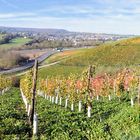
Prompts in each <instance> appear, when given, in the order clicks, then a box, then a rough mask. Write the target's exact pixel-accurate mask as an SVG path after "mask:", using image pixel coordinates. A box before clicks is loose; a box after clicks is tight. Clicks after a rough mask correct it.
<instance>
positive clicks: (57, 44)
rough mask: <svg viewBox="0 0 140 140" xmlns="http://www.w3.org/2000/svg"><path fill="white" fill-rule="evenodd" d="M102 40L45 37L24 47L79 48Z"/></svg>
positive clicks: (93, 44) (95, 44) (36, 39)
mask: <svg viewBox="0 0 140 140" xmlns="http://www.w3.org/2000/svg"><path fill="white" fill-rule="evenodd" d="M101 43H102V42H100V41H94V40H79V41H77V42H76V43H75V42H74V41H72V40H69V39H63V40H48V39H44V38H35V39H33V40H32V41H30V42H28V43H26V44H25V45H24V47H23V48H24V49H26V48H28V49H43V48H71V47H72V48H74V47H75V48H78V47H83V46H97V45H100V44H101Z"/></svg>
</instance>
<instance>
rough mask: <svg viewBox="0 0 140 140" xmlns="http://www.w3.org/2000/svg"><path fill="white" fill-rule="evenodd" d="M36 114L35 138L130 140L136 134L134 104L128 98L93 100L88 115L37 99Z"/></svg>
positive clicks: (139, 135)
mask: <svg viewBox="0 0 140 140" xmlns="http://www.w3.org/2000/svg"><path fill="white" fill-rule="evenodd" d="M37 112H38V117H39V129H38V130H39V135H38V139H42V140H45V138H48V139H51V140H59V139H62V140H63V139H65V140H94V139H97V140H98V139H99V140H109V139H110V140H111V139H112V140H133V139H136V138H139V137H140V131H139V114H138V106H134V107H133V108H132V107H131V106H130V101H121V102H119V101H118V100H117V99H115V100H112V101H110V102H109V101H106V99H105V100H101V101H98V102H97V101H93V104H92V117H91V118H87V116H86V114H84V112H83V110H82V112H80V113H79V112H78V106H77V104H75V110H74V111H73V112H71V111H70V103H69V108H67V109H65V108H64V100H63V105H62V106H59V105H55V104H52V103H50V102H49V101H47V100H45V99H43V98H38V99H37Z"/></svg>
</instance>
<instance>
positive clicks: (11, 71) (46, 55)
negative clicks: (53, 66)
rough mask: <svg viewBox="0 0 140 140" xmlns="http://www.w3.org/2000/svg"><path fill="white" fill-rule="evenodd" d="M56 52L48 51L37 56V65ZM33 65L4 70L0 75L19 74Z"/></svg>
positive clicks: (28, 64) (31, 63)
mask: <svg viewBox="0 0 140 140" xmlns="http://www.w3.org/2000/svg"><path fill="white" fill-rule="evenodd" d="M57 52H58V51H57V50H50V51H48V52H46V53H45V54H43V55H41V56H39V57H38V58H36V59H37V60H38V63H41V62H42V61H44V60H45V59H46V58H48V57H49V56H51V55H53V54H55V53H57ZM33 65H34V61H32V62H30V63H27V64H26V65H24V66H21V67H17V68H12V69H10V70H5V71H0V74H11V73H16V72H21V71H24V70H27V69H29V68H31V67H33Z"/></svg>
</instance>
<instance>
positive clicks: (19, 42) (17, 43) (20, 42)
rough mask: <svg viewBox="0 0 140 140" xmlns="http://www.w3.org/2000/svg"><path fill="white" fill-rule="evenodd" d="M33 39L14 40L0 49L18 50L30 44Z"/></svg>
mask: <svg viewBox="0 0 140 140" xmlns="http://www.w3.org/2000/svg"><path fill="white" fill-rule="evenodd" d="M30 40H31V39H29V38H16V39H12V40H11V42H10V43H8V44H2V45H0V48H2V49H9V48H13V47H14V48H18V47H21V46H22V45H24V44H25V43H27V42H29V41H30Z"/></svg>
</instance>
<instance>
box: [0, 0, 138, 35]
mask: <svg viewBox="0 0 140 140" xmlns="http://www.w3.org/2000/svg"><path fill="white" fill-rule="evenodd" d="M0 3H1V9H0V26H4V27H19V28H43V29H44V28H45V29H50V28H51V29H64V30H68V31H72V32H87V33H105V34H122V35H140V28H139V25H140V20H139V19H140V1H139V0H111V1H110V0H104V1H102V0H98V1H96V0H87V1H86V2H85V1H84V0H77V1H74V0H69V1H67V0H61V1H58V0H53V1H43V0H40V2H38V1H37V0H30V1H27V0H25V1H22V2H21V1H20V0H14V1H12V0H0Z"/></svg>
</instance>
